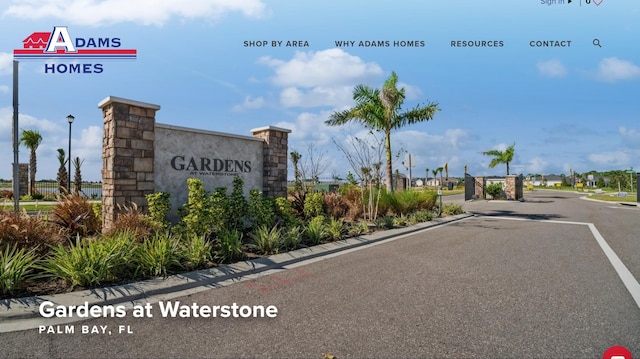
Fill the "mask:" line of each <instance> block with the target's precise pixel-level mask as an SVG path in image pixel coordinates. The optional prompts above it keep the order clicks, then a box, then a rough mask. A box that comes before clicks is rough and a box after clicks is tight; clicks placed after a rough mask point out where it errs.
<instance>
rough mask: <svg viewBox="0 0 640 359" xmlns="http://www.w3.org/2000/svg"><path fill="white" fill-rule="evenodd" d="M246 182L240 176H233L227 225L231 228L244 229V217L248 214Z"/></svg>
mask: <svg viewBox="0 0 640 359" xmlns="http://www.w3.org/2000/svg"><path fill="white" fill-rule="evenodd" d="M243 186H244V182H243V181H242V178H240V177H239V176H235V177H234V178H233V190H232V191H231V196H230V197H229V207H228V212H227V213H228V214H227V219H228V222H227V223H226V225H227V226H228V227H229V228H236V229H243V228H244V218H245V217H246V215H247V199H246V198H244V190H243Z"/></svg>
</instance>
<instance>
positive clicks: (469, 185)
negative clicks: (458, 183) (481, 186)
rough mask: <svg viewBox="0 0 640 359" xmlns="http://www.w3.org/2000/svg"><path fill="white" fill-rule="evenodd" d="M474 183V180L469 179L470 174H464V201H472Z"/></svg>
mask: <svg viewBox="0 0 640 359" xmlns="http://www.w3.org/2000/svg"><path fill="white" fill-rule="evenodd" d="M475 183H476V179H475V178H473V177H471V175H470V174H468V173H465V174H464V200H465V201H469V200H471V199H473V194H474V193H475Z"/></svg>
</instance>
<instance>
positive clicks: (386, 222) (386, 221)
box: [376, 216, 394, 229]
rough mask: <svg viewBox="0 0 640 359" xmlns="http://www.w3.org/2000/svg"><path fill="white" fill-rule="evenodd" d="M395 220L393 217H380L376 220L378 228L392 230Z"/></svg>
mask: <svg viewBox="0 0 640 359" xmlns="http://www.w3.org/2000/svg"><path fill="white" fill-rule="evenodd" d="M393 219H394V218H393V216H383V217H378V218H377V219H376V227H378V228H386V229H391V228H393V222H394V221H393Z"/></svg>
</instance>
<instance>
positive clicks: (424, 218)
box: [410, 210, 433, 222]
mask: <svg viewBox="0 0 640 359" xmlns="http://www.w3.org/2000/svg"><path fill="white" fill-rule="evenodd" d="M410 217H411V218H413V219H414V220H415V221H416V222H428V221H430V220H432V219H433V213H432V212H431V211H427V210H421V211H417V212H415V213H413V214H411V216H410Z"/></svg>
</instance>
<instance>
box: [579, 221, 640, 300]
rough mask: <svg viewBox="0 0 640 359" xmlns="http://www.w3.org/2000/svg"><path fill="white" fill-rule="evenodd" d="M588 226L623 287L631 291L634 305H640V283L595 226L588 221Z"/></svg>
mask: <svg viewBox="0 0 640 359" xmlns="http://www.w3.org/2000/svg"><path fill="white" fill-rule="evenodd" d="M588 226H589V229H590V230H591V233H592V234H593V236H594V237H595V238H596V241H598V244H599V245H600V248H602V251H603V252H604V254H605V255H606V256H607V258H608V259H609V262H611V265H613V268H614V269H615V270H616V272H618V276H620V279H622V282H623V283H624V285H625V287H627V290H628V291H629V293H631V296H632V297H633V299H634V300H635V301H636V305H638V307H640V284H638V281H637V280H636V279H635V278H634V277H633V274H631V272H630V271H629V269H628V268H627V266H625V265H624V263H622V261H621V260H620V258H619V257H618V256H617V255H616V253H615V252H614V251H613V249H611V247H609V244H608V243H607V241H605V240H604V237H603V236H602V235H601V234H600V232H599V231H598V229H597V228H596V226H595V225H594V224H593V223H589V224H588Z"/></svg>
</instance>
